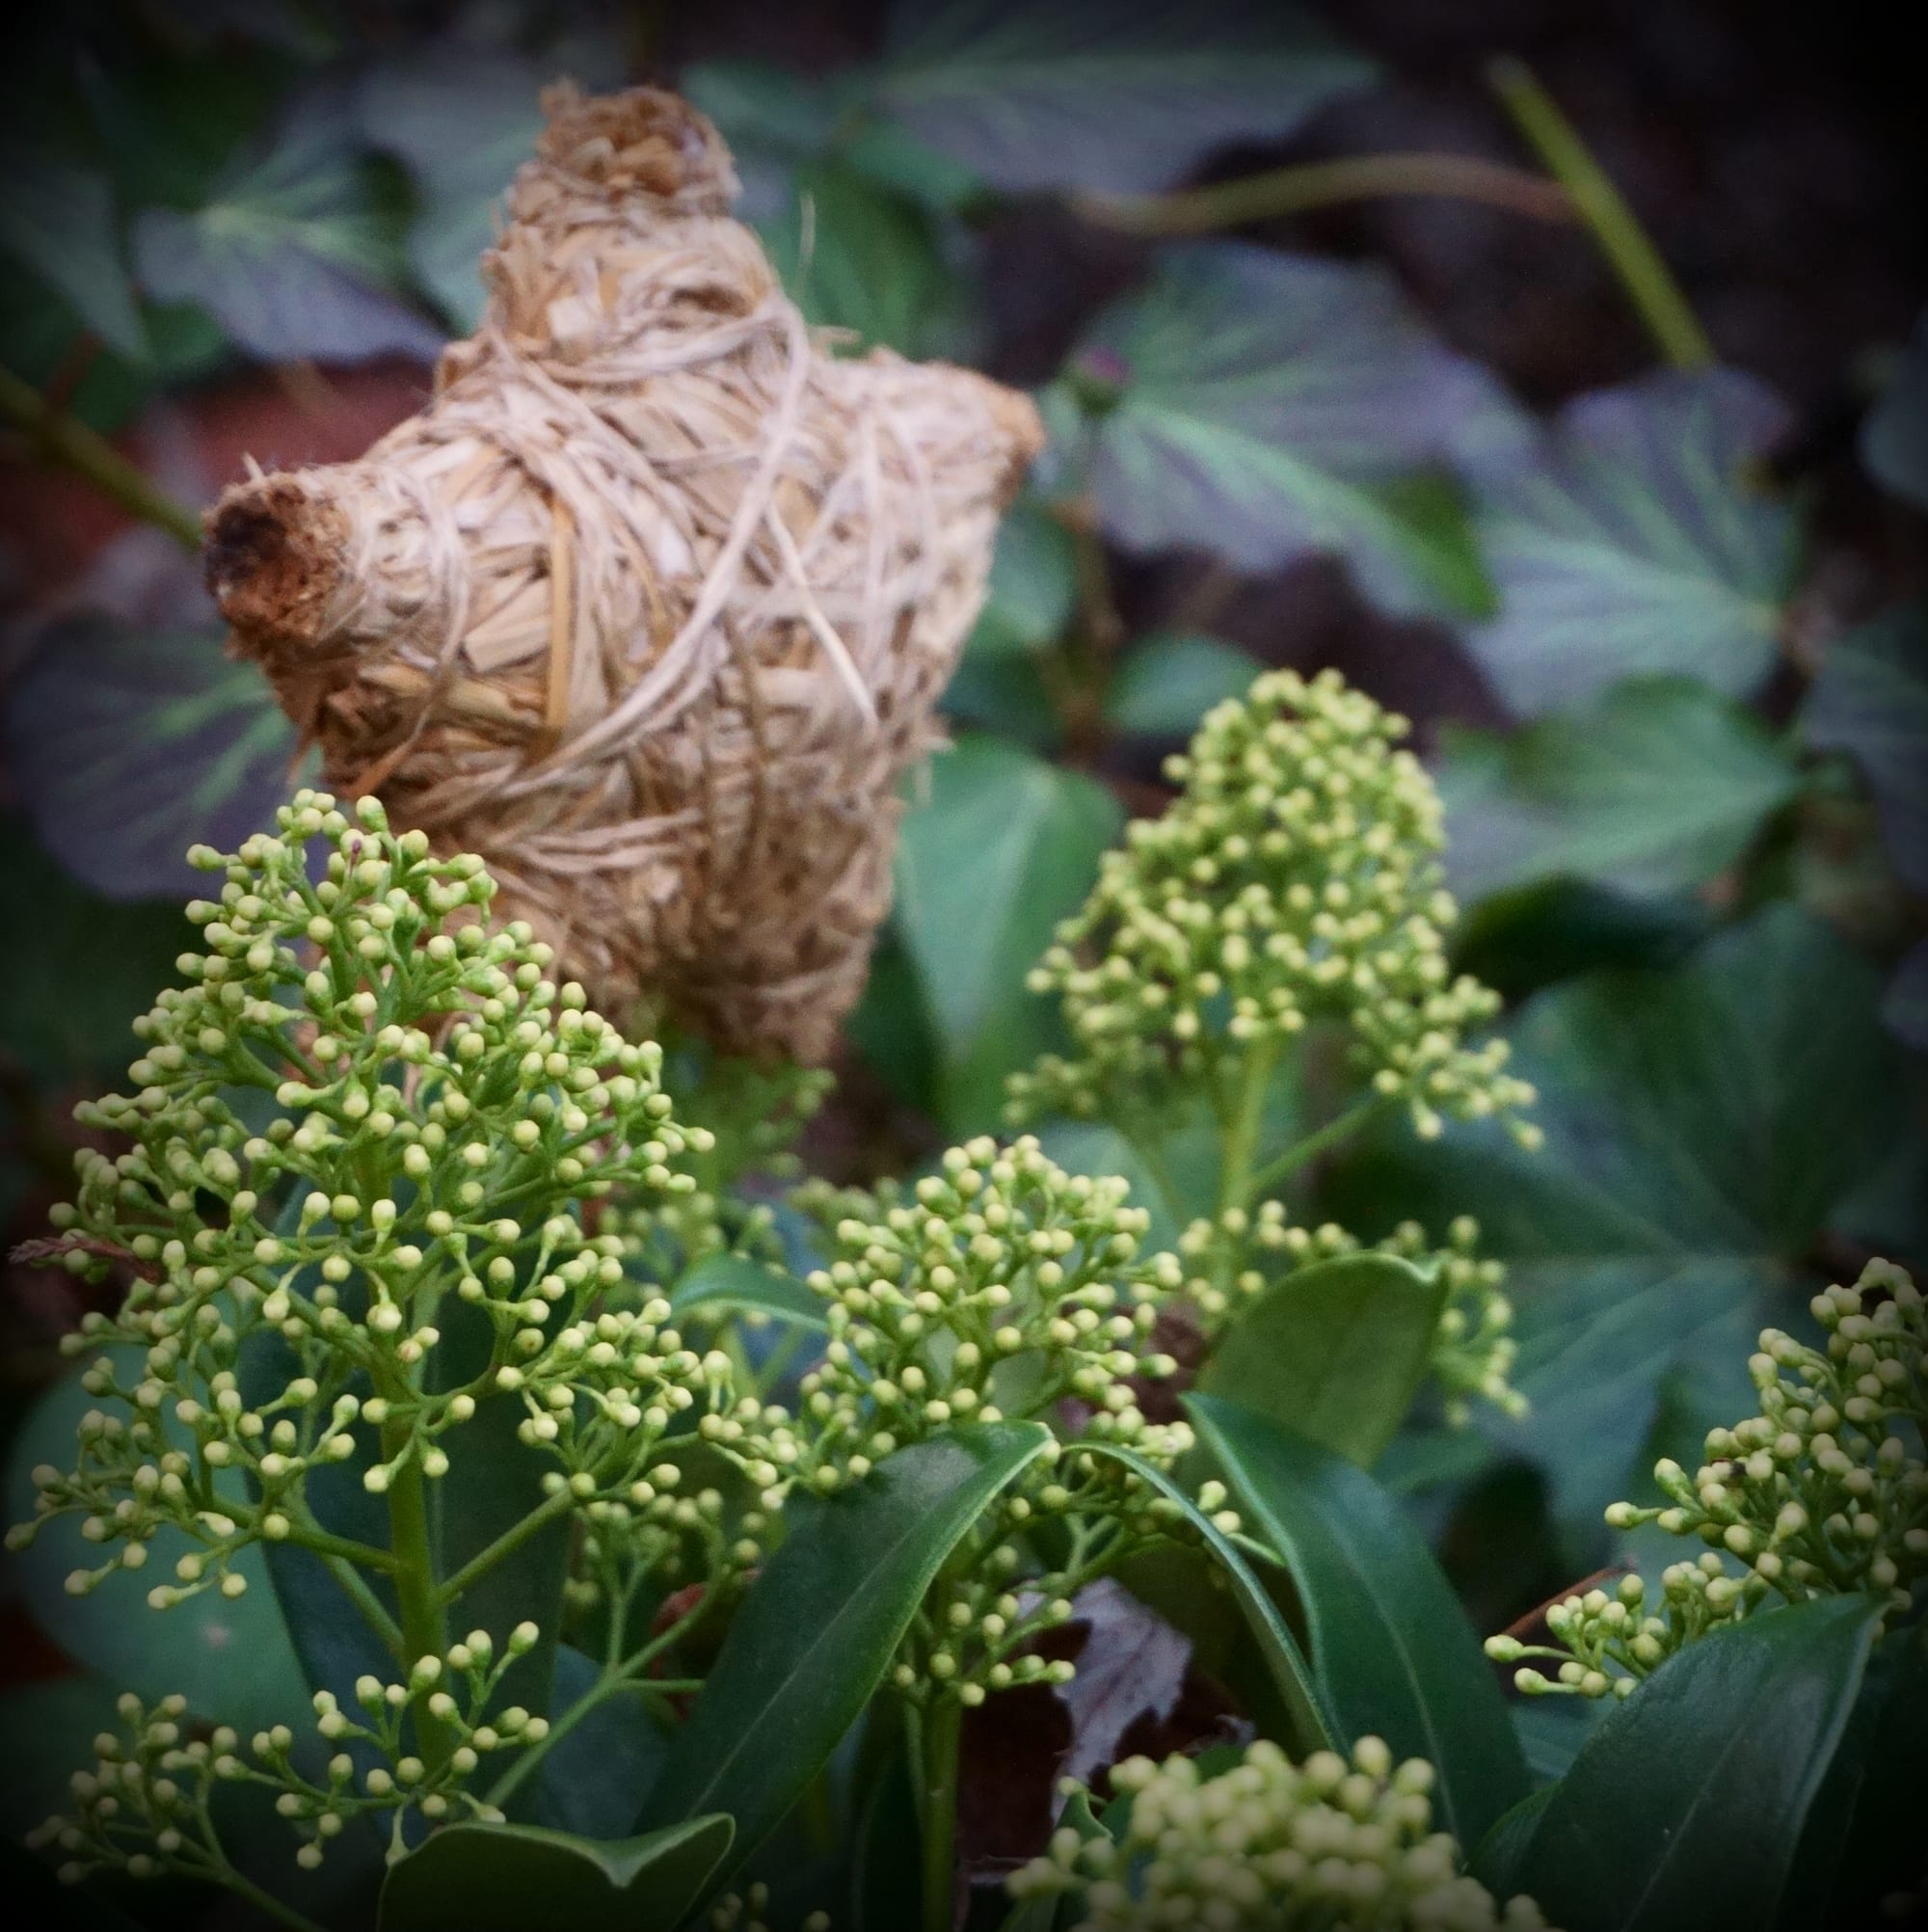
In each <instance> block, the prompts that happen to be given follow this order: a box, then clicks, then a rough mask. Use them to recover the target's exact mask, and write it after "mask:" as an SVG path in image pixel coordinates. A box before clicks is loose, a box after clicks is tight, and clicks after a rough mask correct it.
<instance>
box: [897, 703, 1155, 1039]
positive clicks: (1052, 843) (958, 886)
mask: <svg viewBox="0 0 1928 1932" xmlns="http://www.w3.org/2000/svg"><path fill="white" fill-rule="evenodd" d="M1123 816H1124V815H1123V813H1122V811H1121V810H1120V809H1119V806H1118V803H1117V801H1116V799H1115V798H1113V797H1112V796H1111V793H1110V792H1108V791H1106V790H1105V788H1104V787H1103V786H1101V785H1099V784H1097V783H1095V782H1094V781H1093V780H1091V779H1089V778H1086V777H1085V776H1084V774H1083V773H1081V772H1075V771H1066V770H1064V769H1063V768H1062V767H1060V766H1058V765H1050V764H1047V763H1046V762H1045V761H1044V760H1043V759H1040V758H1034V757H1032V756H1031V754H1029V753H1028V752H1024V751H1020V750H1018V749H1017V748H1016V747H1015V746H1013V745H1009V744H1001V743H999V742H998V741H997V740H995V739H993V738H977V737H970V738H960V739H959V740H958V742H957V743H956V745H955V746H953V747H952V749H951V751H950V752H948V753H946V754H944V755H943V756H941V757H939V758H936V759H934V760H933V761H932V763H931V767H930V777H929V795H928V797H926V798H925V799H924V801H923V802H922V803H921V804H917V805H915V806H913V808H912V810H911V811H910V812H909V813H908V814H907V815H906V816H905V818H904V824H903V836H902V840H901V843H900V844H899V846H898V850H897V931H898V932H899V934H900V935H901V936H902V939H903V942H904V945H905V947H906V949H907V950H908V952H909V953H910V955H911V958H912V959H913V961H915V963H916V966H917V970H918V976H919V979H920V980H921V981H922V983H923V986H924V997H925V999H926V1001H927V1002H928V1004H929V1007H930V1012H931V1017H932V1018H933V1020H934V1021H935V1022H936V1025H937V1030H938V1033H939V1036H940V1038H941V1039H942V1041H943V1043H944V1046H945V1049H946V1052H947V1054H948V1055H949V1056H950V1057H951V1058H952V1059H961V1058H963V1057H964V1056H965V1055H966V1054H967V1053H968V1052H969V1051H970V1050H971V1048H972V1047H973V1046H974V1045H975V1044H976V1043H977V1040H978V1039H979V1038H980V1037H981V1036H982V1035H983V1034H984V1033H985V1031H986V1029H988V1028H990V1027H993V1026H996V1025H998V1024H1000V1023H1001V1022H1002V1021H1003V1020H1004V1016H1005V1015H1007V1014H1008V1013H1009V1012H1010V1010H1011V1009H1012V1008H1013V1007H1014V1006H1017V1005H1019V1004H1020V1003H1021V1002H1022V1000H1023V999H1024V982H1025V976H1026V974H1028V973H1029V972H1030V971H1031V967H1032V966H1033V965H1034V964H1035V963H1036V961H1037V958H1038V955H1039V954H1040V953H1042V952H1043V951H1044V949H1045V947H1046V946H1047V945H1048V944H1049V943H1050V939H1051V935H1052V932H1053V930H1054V928H1055V927H1056V926H1057V924H1058V921H1059V920H1060V919H1062V918H1064V917H1065V916H1066V915H1067V914H1069V913H1071V912H1073V911H1074V910H1076V908H1077V907H1078V905H1079V904H1080V903H1081V902H1082V900H1083V899H1084V898H1085V894H1086V893H1087V892H1088V891H1089V890H1090V888H1091V883H1092V881H1093V880H1094V879H1095V878H1096V876H1097V872H1098V858H1099V854H1100V853H1102V852H1103V851H1104V849H1105V847H1106V846H1107V845H1109V844H1110V843H1111V839H1112V837H1113V835H1114V834H1115V833H1116V831H1117V828H1118V825H1119V822H1120V820H1121V819H1122V818H1123Z"/></svg>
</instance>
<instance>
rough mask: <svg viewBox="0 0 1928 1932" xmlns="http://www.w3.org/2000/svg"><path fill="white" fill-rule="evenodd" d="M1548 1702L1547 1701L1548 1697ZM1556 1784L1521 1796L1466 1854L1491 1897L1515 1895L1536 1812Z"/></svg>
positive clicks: (1536, 1823)
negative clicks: (1517, 1877) (1517, 1871)
mask: <svg viewBox="0 0 1928 1932" xmlns="http://www.w3.org/2000/svg"><path fill="white" fill-rule="evenodd" d="M1549 1702H1550V1700H1549ZM1558 1788H1559V1787H1558V1786H1557V1785H1556V1784H1542V1785H1541V1786H1540V1788H1539V1789H1538V1790H1537V1791H1533V1792H1530V1793H1529V1794H1528V1795H1527V1796H1526V1797H1524V1798H1522V1799H1521V1800H1520V1801H1519V1803H1518V1804H1516V1805H1515V1806H1513V1809H1512V1811H1507V1812H1505V1813H1503V1814H1502V1815H1501V1816H1500V1817H1498V1818H1496V1819H1495V1820H1494V1821H1493V1823H1492V1825H1491V1826H1490V1827H1489V1829H1488V1830H1487V1832H1486V1837H1485V1838H1481V1839H1480V1841H1479V1842H1478V1843H1477V1844H1476V1845H1475V1846H1474V1847H1473V1848H1472V1849H1471V1850H1470V1851H1469V1852H1468V1853H1467V1854H1466V1869H1467V1870H1468V1872H1470V1873H1471V1875H1472V1876H1473V1877H1474V1878H1477V1879H1478V1880H1479V1881H1480V1883H1481V1884H1482V1885H1484V1886H1485V1887H1486V1890H1487V1891H1488V1892H1491V1893H1492V1894H1493V1896H1494V1897H1495V1898H1515V1897H1517V1896H1518V1895H1519V1885H1518V1883H1517V1881H1516V1880H1515V1878H1514V1873H1515V1871H1516V1870H1517V1869H1518V1866H1519V1862H1520V1860H1521V1859H1522V1858H1524V1857H1525V1856H1526V1848H1527V1846H1528V1845H1530V1844H1531V1843H1532V1842H1533V1835H1534V1833H1535V1832H1536V1831H1538V1830H1539V1829H1540V1813H1541V1812H1542V1811H1545V1809H1546V1806H1547V1803H1548V1801H1549V1800H1550V1799H1551V1798H1552V1796H1553V1793H1554V1792H1555V1790H1557V1789H1558Z"/></svg>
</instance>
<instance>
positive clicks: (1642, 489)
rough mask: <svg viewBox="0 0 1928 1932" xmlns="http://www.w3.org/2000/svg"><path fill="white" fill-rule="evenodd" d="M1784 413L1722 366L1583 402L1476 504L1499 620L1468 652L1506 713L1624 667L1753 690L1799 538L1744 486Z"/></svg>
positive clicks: (1624, 673) (1586, 688) (1547, 705)
mask: <svg viewBox="0 0 1928 1932" xmlns="http://www.w3.org/2000/svg"><path fill="white" fill-rule="evenodd" d="M1786 422H1787V413H1786V410H1785V407H1784V406H1783V405H1782V404H1781V402H1780V401H1779V400H1778V399H1777V398H1776V397H1775V396H1774V395H1772V394H1771V393H1770V392H1769V391H1768V390H1766V389H1763V388H1762V387H1761V386H1760V385H1759V384H1758V383H1756V382H1754V381H1753V380H1752V379H1751V378H1749V377H1746V376H1743V375H1740V374H1738V373H1737V372H1735V371H1734V370H1731V369H1711V370H1702V371H1699V372H1694V373H1688V372H1683V371H1677V370H1676V371H1669V372H1666V373H1663V374H1660V375H1655V376H1648V377H1646V378H1644V379H1643V380H1642V381H1640V382H1637V383H1633V384H1629V385H1628V386H1627V387H1626V388H1624V389H1605V390H1601V391H1599V392H1598V393H1596V394H1593V395H1588V396H1582V397H1580V398H1579V399H1578V400H1577V401H1575V402H1572V403H1569V404H1568V405H1567V406H1566V410H1565V411H1563V412H1562V415H1561V417H1560V422H1559V425H1558V427H1557V429H1556V430H1555V432H1554V433H1553V434H1552V436H1551V437H1550V438H1549V439H1548V440H1547V443H1546V444H1545V447H1544V449H1543V450H1542V452H1541V454H1540V458H1539V460H1538V461H1536V462H1534V463H1532V464H1530V465H1527V466H1525V467H1524V468H1523V469H1521V470H1516V471H1514V472H1513V473H1511V474H1508V475H1505V476H1504V477H1502V478H1501V479H1499V480H1496V481H1494V482H1491V483H1489V484H1488V485H1487V486H1486V488H1485V489H1484V490H1483V491H1482V492H1481V496H1482V505H1481V512H1480V516H1479V527H1480V535H1481V538H1482V540H1483V543H1484V545H1485V549H1486V561H1487V564H1488V567H1489V568H1490V569H1491V571H1492V575H1493V580H1494V582H1495V584H1496V585H1497V587H1498V590H1499V592H1500V599H1501V604H1500V611H1499V615H1498V616H1497V617H1496V618H1495V619H1494V620H1493V621H1492V622H1491V623H1490V624H1486V625H1482V626H1480V627H1478V628H1476V629H1475V630H1474V631H1471V632H1470V634H1469V637H1468V642H1469V643H1470V645H1471V647H1472V650H1473V654H1474V656H1475V657H1478V658H1479V660H1480V663H1481V665H1482V666H1483V667H1484V669H1485V670H1486V675H1487V677H1488V678H1489V679H1490V680H1491V681H1492V683H1493V685H1494V688H1495V689H1496V690H1498V692H1499V694H1500V696H1501V697H1502V698H1504V699H1505V700H1506V702H1507V703H1508V704H1510V705H1511V706H1512V707H1513V709H1514V710H1515V711H1520V712H1522V713H1524V714H1527V715H1537V714H1539V713H1540V712H1541V711H1552V710H1556V709H1558V708H1560V707H1562V706H1566V705H1572V704H1577V703H1580V702H1581V701H1583V700H1585V699H1586V698H1589V697H1591V696H1592V695H1593V694H1594V693H1595V692H1597V691H1599V690H1601V689H1603V688H1604V687H1605V686H1607V685H1609V684H1614V683H1616V682H1617V681H1618V680H1620V679H1621V678H1624V677H1628V676H1631V675H1632V674H1634V673H1636V672H1659V671H1674V672H1679V673H1682V674H1684V675H1686V676H1689V677H1694V678H1699V679H1700V680H1702V681H1703V682H1704V683H1706V684H1709V685H1711V686H1712V687H1713V688H1714V689H1715V690H1717V691H1723V692H1726V693H1727V694H1728V695H1730V696H1740V695H1743V694H1744V693H1746V692H1748V691H1750V690H1752V689H1753V688H1754V686H1755V685H1756V684H1759V682H1760V681H1761V679H1762V678H1763V677H1764V676H1765V675H1766V673H1767V671H1768V669H1769V667H1770V666H1771V665H1772V664H1773V662H1774V657H1775V652H1776V648H1777V638H1778V635H1779V631H1780V627H1781V606H1782V604H1783V603H1784V601H1785V600H1786V598H1787V596H1788V594H1789V593H1790V592H1791V590H1792V589H1793V579H1794V573H1795V569H1796V566H1797V563H1798V561H1799V547H1800V526H1799V521H1798V519H1797V517H1796V515H1795V513H1794V510H1793V508H1792V506H1791V505H1789V504H1787V503H1784V502H1781V501H1778V500H1776V499H1775V498H1773V497H1771V496H1767V495H1765V494H1764V493H1763V492H1762V491H1761V490H1760V489H1759V488H1758V487H1757V486H1756V484H1755V483H1754V481H1753V480H1752V478H1751V476H1750V473H1749V472H1750V470H1751V467H1752V466H1753V464H1754V461H1755V460H1756V459H1757V458H1758V457H1759V456H1760V455H1761V453H1762V452H1763V451H1764V450H1765V449H1767V448H1768V447H1769V446H1770V445H1771V444H1772V443H1774V441H1775V440H1776V439H1777V438H1778V437H1779V436H1780V435H1781V432H1782V430H1783V429H1784V428H1785V426H1786Z"/></svg>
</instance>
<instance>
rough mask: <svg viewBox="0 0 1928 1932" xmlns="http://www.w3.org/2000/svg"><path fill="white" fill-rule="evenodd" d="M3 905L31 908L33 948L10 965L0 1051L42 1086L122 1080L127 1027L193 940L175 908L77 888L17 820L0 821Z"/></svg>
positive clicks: (128, 1048) (128, 1054)
mask: <svg viewBox="0 0 1928 1932" xmlns="http://www.w3.org/2000/svg"><path fill="white" fill-rule="evenodd" d="M0 899H4V901H5V902H6V903H7V904H8V905H13V906H32V907H33V909H34V910H33V919H34V943H33V944H32V945H31V946H22V947H19V948H17V949H16V950H15V952H14V953H13V957H12V958H11V959H9V961H8V962H7V997H6V999H5V1001H4V1002H0V1048H4V1050H5V1051H6V1052H7V1053H8V1054H9V1055H11V1056H13V1057H15V1058H17V1060H18V1061H19V1063H20V1064H21V1065H22V1066H23V1067H25V1068H26V1069H27V1070H28V1072H30V1073H31V1074H33V1075H34V1076H35V1077H36V1079H38V1080H40V1081H42V1082H45V1083H46V1084H47V1085H49V1086H60V1085H67V1084H73V1085H79V1086H85V1087H98V1086H101V1085H103V1084H107V1083H111V1082H114V1081H117V1080H119V1079H120V1077H121V1076H122V1075H123V1074H124V1073H125V1072H126V1070H127V1063H128V1062H129V1061H130V1060H133V1059H134V1058H135V1055H136V1053H137V1051H138V1046H139V1043H138V1042H137V1041H136V1040H135V1038H134V1034H133V1031H132V1029H133V1023H134V1022H135V1021H136V1020H137V1019H139V1018H140V1016H141V1015H142V1014H143V1013H145V1012H146V1011H147V1008H148V1007H149V1006H152V1005H153V1003H154V995H155V993H156V992H158V991H159V990H160V988H161V987H163V986H166V985H171V984H173V983H174V979H175V977H176V975H175V968H174V961H175V960H176V959H177V958H178V957H179V956H180V954H181V953H183V952H185V951H187V950H188V949H189V948H190V947H192V946H193V945H194V943H195V933H196V930H197V928H196V927H194V926H190V925H189V924H188V922H187V920H186V918H185V916H184V915H183V914H182V912H181V909H180V907H179V905H178V904H172V903H164V902H162V901H159V900H155V901H153V902H151V903H148V904H144V905H116V904H114V903H112V902H111V901H107V900H103V899H98V898H96V897H95V896H94V894H93V893H91V892H88V891H86V890H85V889H84V888H82V887H81V886H80V885H78V884H76V883H75V881H74V879H73V878H72V876H71V875H70V874H69V873H68V872H65V871H63V870H62V868H61V867H59V866H57V865H56V864H55V863H54V862H53V860H52V859H51V858H49V857H48V856H47V855H46V853H45V852H43V851H42V850H41V848H40V845H39V843H38V842H37V841H36V840H35V839H34V837H33V835H32V833H31V832H29V830H28V829H27V826H26V824H25V823H24V822H23V821H22V820H21V819H19V818H15V817H13V815H12V814H9V815H8V816H7V817H5V818H0Z"/></svg>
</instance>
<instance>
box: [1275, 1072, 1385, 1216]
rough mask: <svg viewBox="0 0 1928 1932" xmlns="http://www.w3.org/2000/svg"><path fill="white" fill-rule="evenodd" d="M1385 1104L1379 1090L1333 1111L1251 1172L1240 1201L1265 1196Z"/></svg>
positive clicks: (1364, 1122)
mask: <svg viewBox="0 0 1928 1932" xmlns="http://www.w3.org/2000/svg"><path fill="white" fill-rule="evenodd" d="M1385 1105H1386V1101H1385V1098H1384V1096H1383V1095H1381V1094H1378V1093H1375V1094H1372V1095H1369V1096H1368V1097H1367V1098H1366V1099H1364V1100H1361V1101H1360V1102H1359V1103H1358V1104H1357V1105H1356V1106H1353V1107H1349V1108H1347V1110H1346V1111H1345V1113H1343V1114H1334V1115H1333V1117H1332V1118H1331V1119H1330V1120H1328V1121H1326V1123H1325V1126H1323V1127H1321V1128H1319V1129H1317V1130H1316V1131H1315V1132H1313V1133H1311V1134H1308V1135H1306V1137H1305V1138H1304V1139H1303V1140H1295V1141H1294V1142H1293V1143H1292V1145H1291V1146H1290V1147H1288V1148H1287V1149H1286V1150H1285V1151H1284V1153H1282V1154H1280V1155H1278V1156H1277V1157H1276V1159H1274V1160H1271V1161H1268V1162H1267V1163H1266V1164H1265V1166H1264V1167H1261V1168H1259V1169H1258V1171H1257V1172H1256V1173H1254V1174H1252V1175H1250V1176H1249V1178H1248V1179H1247V1181H1246V1184H1245V1195H1244V1197H1243V1199H1242V1200H1241V1201H1240V1202H1239V1203H1238V1204H1239V1205H1240V1206H1242V1207H1249V1206H1250V1205H1251V1203H1252V1202H1253V1201H1255V1200H1261V1199H1263V1198H1264V1197H1265V1196H1266V1195H1267V1194H1271V1193H1272V1191H1273V1190H1274V1189H1275V1188H1276V1187H1277V1186H1278V1185H1279V1183H1280V1182H1281V1181H1286V1180H1290V1179H1291V1177H1292V1176H1293V1175H1294V1174H1296V1173H1298V1171H1299V1168H1300V1167H1304V1166H1305V1165H1306V1163H1307V1162H1309V1161H1316V1160H1317V1159H1318V1158H1319V1156H1320V1155H1321V1154H1323V1153H1325V1152H1326V1151H1327V1149H1329V1148H1332V1147H1335V1146H1337V1145H1338V1144H1339V1142H1340V1141H1341V1140H1348V1139H1350V1138H1351V1137H1352V1135H1354V1134H1356V1133H1357V1132H1358V1131H1359V1129H1360V1128H1361V1127H1363V1126H1364V1125H1365V1124H1366V1122H1367V1121H1368V1120H1370V1119H1371V1118H1372V1117H1373V1116H1374V1114H1378V1113H1379V1111H1380V1109H1381V1108H1383V1107H1384V1106H1385Z"/></svg>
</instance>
